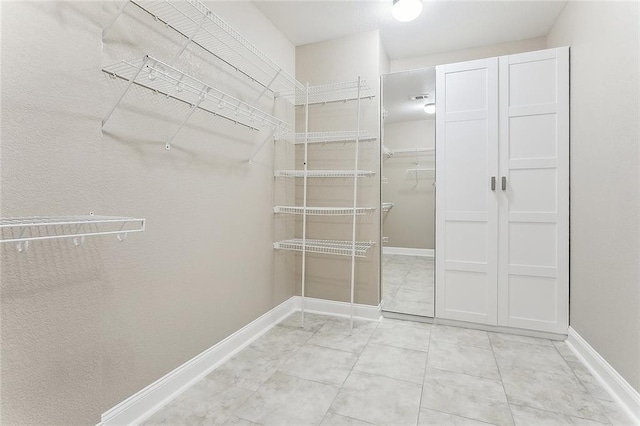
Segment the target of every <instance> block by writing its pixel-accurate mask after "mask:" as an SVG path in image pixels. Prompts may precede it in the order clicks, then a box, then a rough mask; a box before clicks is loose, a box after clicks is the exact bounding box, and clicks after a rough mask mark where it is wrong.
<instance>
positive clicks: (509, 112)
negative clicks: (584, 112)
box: [436, 48, 569, 333]
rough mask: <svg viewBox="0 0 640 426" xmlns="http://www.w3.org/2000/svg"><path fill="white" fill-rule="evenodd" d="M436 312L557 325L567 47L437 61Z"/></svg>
mask: <svg viewBox="0 0 640 426" xmlns="http://www.w3.org/2000/svg"><path fill="white" fill-rule="evenodd" d="M436 107H437V111H436V182H437V191H436V253H437V256H436V316H437V317H439V318H445V319H453V320H460V321H470V322H475V323H482V324H490V325H499V326H507V327H517V328H523V329H531V330H539V331H546V332H553V333H566V332H567V328H568V321H569V49H568V48H558V49H549V50H543V51H536V52H528V53H522V54H516V55H509V56H502V57H499V58H489V59H483V60H477V61H470V62H464V63H458V64H449V65H443V66H439V67H437V69H436Z"/></svg>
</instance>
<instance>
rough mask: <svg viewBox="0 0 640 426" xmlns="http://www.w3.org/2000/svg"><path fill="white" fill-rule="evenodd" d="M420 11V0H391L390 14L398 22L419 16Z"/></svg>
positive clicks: (411, 19)
mask: <svg viewBox="0 0 640 426" xmlns="http://www.w3.org/2000/svg"><path fill="white" fill-rule="evenodd" d="M421 12H422V1H421V0H393V7H392V8H391V14H392V15H393V17H394V18H395V19H396V21H399V22H409V21H413V20H414V19H416V18H417V17H418V16H420V13H421Z"/></svg>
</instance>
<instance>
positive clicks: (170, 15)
mask: <svg viewBox="0 0 640 426" xmlns="http://www.w3.org/2000/svg"><path fill="white" fill-rule="evenodd" d="M130 3H132V4H134V5H135V6H137V7H138V8H140V9H142V10H143V11H145V12H147V13H148V14H150V15H151V16H152V17H153V18H154V19H156V20H157V21H159V22H161V23H163V24H164V25H165V26H166V27H168V28H171V29H172V30H174V31H176V32H177V33H178V34H180V35H181V36H182V37H184V38H185V39H186V41H185V43H184V44H183V46H182V48H181V50H180V51H179V52H178V53H177V54H176V56H175V57H176V58H177V57H179V56H180V55H181V54H182V52H184V50H185V49H186V47H187V46H188V44H190V43H193V44H195V45H197V46H199V47H200V48H202V49H203V50H205V51H206V52H208V53H209V54H211V55H213V56H214V57H216V58H217V59H218V60H220V61H222V62H223V63H225V64H227V65H228V66H229V67H231V68H232V69H234V70H236V71H237V72H239V73H241V74H243V75H244V76H246V77H247V78H248V79H250V80H252V81H254V82H256V83H258V84H259V85H260V86H262V87H263V88H264V91H263V93H264V92H266V91H270V92H272V93H274V94H275V92H278V91H282V90H292V89H296V88H297V89H298V90H302V89H303V85H302V84H301V83H300V82H298V81H297V80H296V79H295V77H293V76H292V75H291V74H289V73H288V72H286V71H285V70H283V69H282V68H281V67H280V66H278V64H277V63H276V62H275V61H273V60H272V59H271V58H270V57H269V56H268V55H267V54H265V53H264V52H263V51H261V50H260V49H258V48H257V47H256V46H255V45H254V44H253V43H251V42H250V41H249V40H247V39H246V38H245V37H243V36H242V35H241V34H240V33H239V32H237V31H236V30H235V29H233V27H231V25H229V24H228V23H227V22H225V21H224V20H223V19H222V18H220V17H219V16H218V15H216V14H215V13H214V12H212V11H211V10H210V9H209V8H207V7H206V6H205V5H204V4H203V3H202V2H201V1H199V0H180V1H175V0H171V1H169V0H162V1H159V0H130ZM126 4H128V3H125V5H126ZM123 9H124V7H122V8H121V9H120V10H119V11H118V12H117V14H116V15H115V16H114V17H113V19H112V20H111V23H110V24H109V25H108V26H107V27H106V28H105V30H104V31H103V35H104V34H106V32H108V31H109V29H110V28H111V25H113V23H114V22H115V21H116V20H117V19H118V17H119V16H120V14H121V13H122V11H123Z"/></svg>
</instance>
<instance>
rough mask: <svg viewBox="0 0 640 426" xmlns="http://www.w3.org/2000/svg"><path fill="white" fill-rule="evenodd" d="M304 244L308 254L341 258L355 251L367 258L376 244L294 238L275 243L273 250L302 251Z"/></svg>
mask: <svg viewBox="0 0 640 426" xmlns="http://www.w3.org/2000/svg"><path fill="white" fill-rule="evenodd" d="M303 244H304V247H305V251H306V252H308V253H322V254H335V255H339V256H351V255H352V254H353V253H354V250H355V256H356V257H366V255H367V252H368V251H369V249H370V248H371V247H373V246H374V245H375V243H373V242H371V241H355V243H354V241H351V240H347V241H340V240H311V239H305V241H304V243H303V240H302V238H294V239H290V240H283V241H277V242H275V243H273V248H275V249H278V250H292V251H302V248H303Z"/></svg>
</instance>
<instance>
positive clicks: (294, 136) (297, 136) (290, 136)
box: [275, 130, 378, 144]
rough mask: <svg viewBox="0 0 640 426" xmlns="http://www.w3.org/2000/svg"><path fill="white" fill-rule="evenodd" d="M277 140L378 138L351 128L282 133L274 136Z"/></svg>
mask: <svg viewBox="0 0 640 426" xmlns="http://www.w3.org/2000/svg"><path fill="white" fill-rule="evenodd" d="M275 139H276V140H278V141H292V142H293V143H295V144H304V143H305V142H306V143H329V142H355V141H356V139H357V140H358V142H371V141H375V140H377V139H378V138H377V137H375V136H372V135H371V134H370V133H369V132H367V131H365V130H361V131H359V132H356V131H353V130H347V131H339V132H309V133H304V132H303V133H283V134H280V135H279V136H277V137H276V138H275Z"/></svg>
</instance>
